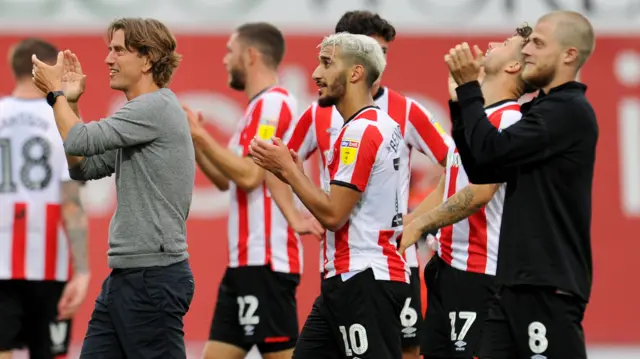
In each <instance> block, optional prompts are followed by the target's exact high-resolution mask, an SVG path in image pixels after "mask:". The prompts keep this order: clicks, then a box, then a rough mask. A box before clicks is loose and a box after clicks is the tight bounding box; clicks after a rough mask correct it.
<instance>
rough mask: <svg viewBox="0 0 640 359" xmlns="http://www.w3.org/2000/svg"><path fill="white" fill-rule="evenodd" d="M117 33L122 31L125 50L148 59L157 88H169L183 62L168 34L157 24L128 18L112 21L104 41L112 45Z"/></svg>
mask: <svg viewBox="0 0 640 359" xmlns="http://www.w3.org/2000/svg"><path fill="white" fill-rule="evenodd" d="M118 30H122V31H124V45H125V46H126V47H127V49H129V50H135V51H137V52H138V54H140V55H143V56H148V57H149V61H151V74H152V76H153V82H154V83H155V84H156V85H158V87H166V86H167V85H169V82H171V77H172V76H173V72H174V71H175V70H176V68H177V67H178V64H179V63H180V60H181V59H182V56H180V54H178V53H177V52H176V47H177V46H178V45H177V42H176V38H175V37H174V36H173V34H172V33H171V31H169V29H168V28H167V27H166V26H165V25H164V24H163V23H162V22H160V21H158V20H155V19H141V18H130V17H129V18H121V19H117V20H115V21H113V22H112V23H111V24H110V25H109V27H108V28H107V39H109V41H111V39H112V38H113V34H114V33H115V32H116V31H118Z"/></svg>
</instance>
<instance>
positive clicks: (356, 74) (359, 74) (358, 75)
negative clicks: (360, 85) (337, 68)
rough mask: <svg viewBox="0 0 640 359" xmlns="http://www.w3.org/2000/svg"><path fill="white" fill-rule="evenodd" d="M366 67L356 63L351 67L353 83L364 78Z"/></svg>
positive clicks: (351, 80)
mask: <svg viewBox="0 0 640 359" xmlns="http://www.w3.org/2000/svg"><path fill="white" fill-rule="evenodd" d="M364 75H365V74H364V67H363V66H362V65H354V66H353V67H352V68H351V78H350V79H349V80H350V82H351V83H356V82H358V81H360V80H361V79H363V78H364Z"/></svg>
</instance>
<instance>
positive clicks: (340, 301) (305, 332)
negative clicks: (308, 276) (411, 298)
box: [293, 269, 409, 359]
mask: <svg viewBox="0 0 640 359" xmlns="http://www.w3.org/2000/svg"><path fill="white" fill-rule="evenodd" d="M408 288H409V284H407V283H401V282H392V281H385V280H376V279H375V278H374V276H373V271H372V270H371V269H367V270H365V271H363V272H361V273H358V274H356V275H354V276H353V277H351V278H349V279H347V280H346V281H343V280H342V278H341V276H340V275H337V276H334V277H331V278H328V279H325V280H324V281H323V283H322V291H321V293H320V296H319V297H318V298H317V299H316V301H315V302H314V304H313V308H312V309H311V314H309V316H308V317H307V320H306V322H305V324H304V327H303V328H302V333H300V338H299V339H298V343H297V345H296V348H295V350H294V352H293V359H328V358H331V359H334V358H344V359H347V358H354V357H357V358H359V359H400V358H402V339H401V337H402V333H401V330H402V324H401V323H400V313H401V311H402V308H403V305H404V303H405V300H406V298H407V293H408V291H409V289H408Z"/></svg>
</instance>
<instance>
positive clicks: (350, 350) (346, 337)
mask: <svg viewBox="0 0 640 359" xmlns="http://www.w3.org/2000/svg"><path fill="white" fill-rule="evenodd" d="M338 329H340V333H341V334H342V340H343V341H344V354H345V355H346V356H348V357H350V356H353V354H355V355H362V354H364V353H366V352H367V349H369V339H367V330H366V329H365V327H364V326H363V325H361V324H358V323H356V324H351V325H350V326H349V328H348V329H347V327H345V326H344V325H341V326H339V327H338Z"/></svg>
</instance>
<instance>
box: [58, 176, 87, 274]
mask: <svg viewBox="0 0 640 359" xmlns="http://www.w3.org/2000/svg"><path fill="white" fill-rule="evenodd" d="M62 217H63V220H64V226H65V229H66V230H67V237H68V238H69V244H70V246H71V257H72V260H73V272H74V273H76V274H80V273H82V274H86V273H88V272H89V259H88V253H87V226H88V220H87V215H86V213H85V212H84V208H83V207H82V203H81V202H80V182H77V181H65V182H63V184H62Z"/></svg>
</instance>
